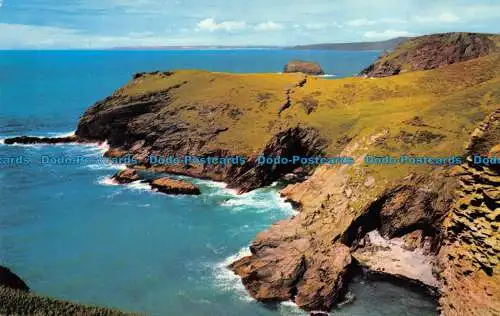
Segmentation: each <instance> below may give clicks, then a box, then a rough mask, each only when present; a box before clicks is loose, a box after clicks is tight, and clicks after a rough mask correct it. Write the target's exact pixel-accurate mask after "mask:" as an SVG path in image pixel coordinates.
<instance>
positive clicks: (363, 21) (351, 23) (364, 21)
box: [346, 19, 377, 27]
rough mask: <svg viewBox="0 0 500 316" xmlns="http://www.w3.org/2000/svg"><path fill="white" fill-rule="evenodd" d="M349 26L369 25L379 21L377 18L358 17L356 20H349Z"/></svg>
mask: <svg viewBox="0 0 500 316" xmlns="http://www.w3.org/2000/svg"><path fill="white" fill-rule="evenodd" d="M346 24H347V25H349V26H356V27H357V26H369V25H374V24H377V21H375V20H367V19H356V20H351V21H347V23H346Z"/></svg>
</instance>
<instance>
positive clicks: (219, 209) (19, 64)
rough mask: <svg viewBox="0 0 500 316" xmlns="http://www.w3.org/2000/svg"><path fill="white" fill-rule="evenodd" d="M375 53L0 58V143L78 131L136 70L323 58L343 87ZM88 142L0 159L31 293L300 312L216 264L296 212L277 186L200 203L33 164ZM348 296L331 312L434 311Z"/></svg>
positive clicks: (11, 246)
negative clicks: (84, 116) (265, 299)
mask: <svg viewBox="0 0 500 316" xmlns="http://www.w3.org/2000/svg"><path fill="white" fill-rule="evenodd" d="M378 54H379V52H334V51H317V52H315V51H281V50H203V51H43V52H34V51H31V52H28V51H18V52H0V138H5V137H7V136H12V135H20V134H30V135H57V134H64V133H67V132H71V131H72V130H74V128H75V125H76V122H77V120H78V118H79V116H80V115H81V113H82V112H83V111H84V110H85V109H86V108H87V107H88V106H90V105H91V104H92V103H94V102H95V101H97V100H99V99H101V98H103V97H105V96H107V95H109V94H110V93H112V92H113V90H115V89H117V88H118V87H119V86H121V85H122V84H124V83H125V82H127V81H128V80H129V79H130V78H131V75H132V74H133V73H135V72H140V71H153V70H170V69H179V68H202V69H207V70H213V71H230V72H279V71H281V70H282V67H283V65H284V64H285V63H286V62H287V61H288V60H290V59H294V58H299V59H310V60H315V61H318V62H320V64H322V66H323V67H324V69H325V70H326V73H328V74H334V75H337V76H338V77H343V76H349V75H352V74H354V73H357V72H358V71H359V70H360V69H361V68H363V67H364V66H366V65H368V64H369V63H370V62H371V61H372V60H374V59H375V58H376V57H377V56H378ZM102 150H104V148H103V147H102V146H101V147H98V146H97V145H96V146H78V145H57V146H5V145H1V144H0V157H17V156H24V157H25V158H28V159H31V161H32V163H30V164H22V165H16V164H8V165H0V264H2V265H6V266H8V267H10V268H11V269H12V270H13V271H15V272H16V273H18V274H19V275H20V276H21V277H22V278H23V279H24V280H25V281H26V282H27V283H28V285H29V286H30V287H31V288H32V289H33V291H34V292H36V293H40V294H44V295H49V296H55V297H59V298H64V299H70V300H74V301H80V302H84V303H92V304H99V305H106V306H111V307H117V308H120V309H123V310H129V311H142V312H148V313H149V314H152V315H180V314H182V315H240V316H246V315H279V314H282V315H293V314H297V315H300V314H301V312H300V311H298V310H297V309H296V308H295V307H294V306H293V305H292V304H286V303H285V304H278V305H276V306H274V307H272V306H271V307H270V306H264V305H262V304H260V303H257V302H255V301H253V300H251V299H250V298H249V297H248V295H247V294H246V292H245V291H244V289H243V287H242V285H241V284H240V282H239V279H238V278H236V277H235V276H234V275H232V273H231V272H229V271H228V270H227V269H225V266H226V265H227V264H228V263H229V262H231V261H232V260H233V259H234V258H236V257H238V256H241V255H243V254H244V253H246V252H247V250H246V247H247V245H248V244H249V243H250V242H251V240H252V239H253V238H254V236H255V234H256V233H257V232H259V231H262V230H264V229H265V228H266V227H268V226H270V225H271V223H273V222H275V221H277V220H279V219H282V218H286V217H288V216H291V215H292V214H293V213H294V211H293V210H292V208H291V207H290V205H288V204H286V203H284V202H283V201H281V199H280V198H279V197H278V195H277V194H276V188H274V187H271V188H265V189H260V190H257V191H254V192H251V193H249V194H245V195H235V194H234V193H233V192H232V191H230V190H227V189H225V188H224V185H223V184H221V183H215V182H210V181H202V180H193V181H194V182H196V184H198V185H199V186H200V187H201V190H202V195H201V196H197V197H190V196H185V197H178V196H166V195H162V194H158V193H154V192H151V191H150V190H148V189H147V187H145V186H143V185H140V184H134V185H130V186H117V185H112V184H111V183H109V181H106V179H107V177H109V176H110V175H112V174H113V173H114V172H116V169H117V168H119V166H110V165H102V164H101V165H97V164H95V165H71V166H63V165H41V164H40V163H39V160H40V156H41V155H57V156H60V155H71V156H75V155H86V156H92V157H98V156H99V155H101V154H102ZM352 290H353V291H354V292H355V293H356V295H357V300H356V301H355V303H354V304H351V305H349V306H347V307H345V308H343V309H340V310H337V311H335V312H334V314H335V315H433V314H435V312H434V305H433V304H432V302H430V301H429V300H428V299H426V298H424V297H423V296H421V295H420V294H418V293H415V292H412V291H409V290H406V289H404V288H401V287H398V286H395V285H391V284H388V283H384V282H375V283H374V282H370V283H367V282H365V283H362V282H356V283H354V284H353V286H352Z"/></svg>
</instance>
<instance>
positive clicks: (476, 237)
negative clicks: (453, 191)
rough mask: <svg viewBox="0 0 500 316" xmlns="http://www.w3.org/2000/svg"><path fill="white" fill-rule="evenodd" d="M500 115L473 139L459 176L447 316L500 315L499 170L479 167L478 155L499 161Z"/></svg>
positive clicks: (447, 250) (447, 259)
mask: <svg viewBox="0 0 500 316" xmlns="http://www.w3.org/2000/svg"><path fill="white" fill-rule="evenodd" d="M499 149H500V109H498V110H497V111H495V112H494V113H493V114H492V115H490V116H489V117H488V118H487V119H486V120H485V121H484V122H483V123H482V124H481V125H480V126H479V127H478V128H477V129H476V130H475V131H474V133H473V137H472V140H471V142H470V143H469V146H468V152H469V154H470V156H469V159H468V161H467V163H465V164H463V165H462V166H460V167H459V168H457V169H456V170H455V176H456V177H457V178H458V179H459V182H460V187H459V191H458V192H459V197H458V198H457V200H456V202H455V203H454V204H453V205H452V207H451V208H450V212H449V214H448V217H447V218H446V221H445V224H444V229H443V246H442V248H441V251H440V253H439V264H440V267H441V269H442V271H441V277H442V279H443V295H442V297H441V300H440V303H441V307H442V312H443V314H445V315H457V316H458V315H478V316H479V315H499V314H500V302H499V301H498V299H497V298H498V297H500V234H499V233H498V226H499V221H500V168H499V166H500V164H496V165H491V166H484V165H483V166H479V165H477V164H474V163H473V162H474V161H473V157H472V156H473V155H482V156H484V157H488V156H489V157H499V156H500V155H499V154H500V150H499Z"/></svg>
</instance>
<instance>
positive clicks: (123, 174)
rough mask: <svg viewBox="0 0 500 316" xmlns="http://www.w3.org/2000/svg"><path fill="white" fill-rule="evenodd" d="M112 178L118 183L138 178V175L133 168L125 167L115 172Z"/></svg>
mask: <svg viewBox="0 0 500 316" xmlns="http://www.w3.org/2000/svg"><path fill="white" fill-rule="evenodd" d="M112 179H113V180H115V181H116V182H118V183H120V184H125V183H131V182H134V181H137V180H140V177H139V175H138V174H137V171H135V170H134V169H125V170H122V171H120V172H118V173H116V174H115V175H114V176H113V177H112Z"/></svg>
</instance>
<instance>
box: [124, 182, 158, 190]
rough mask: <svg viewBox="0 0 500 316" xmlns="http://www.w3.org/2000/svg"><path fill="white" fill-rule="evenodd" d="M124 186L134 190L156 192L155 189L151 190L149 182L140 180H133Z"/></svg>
mask: <svg viewBox="0 0 500 316" xmlns="http://www.w3.org/2000/svg"><path fill="white" fill-rule="evenodd" d="M125 187H126V188H128V189H131V190H135V191H152V192H156V191H153V190H152V189H151V187H150V186H149V184H147V183H144V182H142V181H140V180H139V181H134V182H132V183H129V184H126V185H125Z"/></svg>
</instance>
